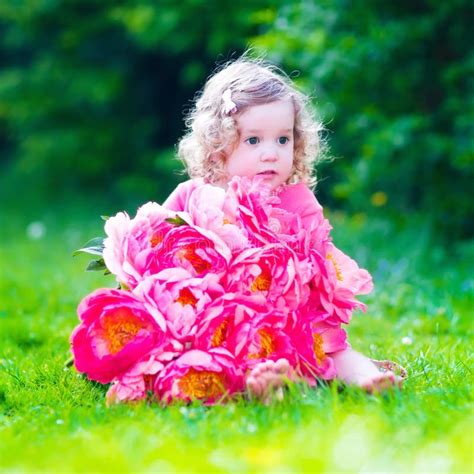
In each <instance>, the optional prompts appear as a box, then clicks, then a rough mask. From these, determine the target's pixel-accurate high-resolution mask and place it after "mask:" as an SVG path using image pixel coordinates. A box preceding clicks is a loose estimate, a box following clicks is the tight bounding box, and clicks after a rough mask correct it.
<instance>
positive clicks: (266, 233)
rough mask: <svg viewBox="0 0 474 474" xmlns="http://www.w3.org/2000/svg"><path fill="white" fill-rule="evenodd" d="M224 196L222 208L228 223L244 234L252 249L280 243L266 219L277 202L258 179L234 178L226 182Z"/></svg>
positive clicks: (264, 184)
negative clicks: (224, 209)
mask: <svg viewBox="0 0 474 474" xmlns="http://www.w3.org/2000/svg"><path fill="white" fill-rule="evenodd" d="M226 194H227V199H226V201H225V208H226V210H227V215H228V216H230V222H231V223H235V224H236V225H237V226H239V227H240V228H241V229H243V230H244V231H245V233H246V235H247V237H248V239H249V242H250V244H251V245H253V246H260V245H262V244H267V243H271V242H278V241H279V239H278V236H277V234H276V233H275V232H274V231H273V230H272V228H271V224H272V223H271V221H269V219H268V214H269V212H270V211H271V205H272V204H274V203H276V202H278V199H277V198H276V197H275V196H274V195H273V194H272V192H271V187H270V186H269V185H267V184H266V183H265V182H264V181H263V179H262V178H261V177H259V176H256V177H254V178H253V179H250V178H247V177H239V176H236V177H234V178H233V179H232V180H231V181H230V182H229V184H228V187H227V191H226ZM276 230H278V229H276Z"/></svg>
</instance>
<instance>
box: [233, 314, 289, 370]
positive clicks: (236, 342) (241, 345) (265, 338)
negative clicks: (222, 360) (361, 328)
mask: <svg viewBox="0 0 474 474" xmlns="http://www.w3.org/2000/svg"><path fill="white" fill-rule="evenodd" d="M286 326H287V316H286V314H285V313H282V312H278V311H274V310H273V309H271V310H270V311H268V310H267V311H266V312H262V313H258V314H255V315H253V317H251V318H249V317H246V318H245V319H243V320H241V321H239V322H238V323H236V324H235V328H233V330H232V331H230V332H229V334H228V338H227V348H228V349H229V351H230V352H231V353H232V354H234V355H235V358H236V360H238V361H239V364H240V365H241V366H242V367H244V368H245V369H249V368H252V367H254V366H255V365H257V364H258V363H259V362H262V361H264V360H269V359H270V360H275V361H276V360H278V359H281V358H283V359H287V360H288V361H289V362H290V365H292V366H293V367H294V366H295V365H296V358H295V356H296V353H295V348H294V346H293V344H292V341H291V338H290V337H289V335H288V334H287V333H286V331H285V328H286Z"/></svg>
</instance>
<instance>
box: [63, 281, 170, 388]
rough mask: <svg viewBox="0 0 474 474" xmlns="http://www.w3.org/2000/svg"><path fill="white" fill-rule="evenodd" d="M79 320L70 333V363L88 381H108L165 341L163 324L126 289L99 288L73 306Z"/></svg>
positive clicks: (156, 315)
mask: <svg viewBox="0 0 474 474" xmlns="http://www.w3.org/2000/svg"><path fill="white" fill-rule="evenodd" d="M77 312H78V315H79V319H80V320H81V323H80V324H79V326H77V327H76V329H75V330H74V331H73V333H72V335H71V344H72V352H73V355H74V363H75V365H76V368H77V370H78V371H79V372H84V373H86V374H87V376H88V377H89V378H90V379H92V380H97V381H98V382H101V383H109V382H111V381H112V380H113V379H114V378H115V377H119V376H120V375H122V374H124V373H125V372H126V371H127V370H128V369H129V368H130V367H131V366H133V365H134V364H135V363H136V362H137V361H138V360H139V359H140V358H141V357H143V356H144V355H145V354H146V353H148V352H149V351H150V350H152V349H153V348H155V347H157V346H159V345H160V344H162V343H163V342H164V341H165V331H166V323H165V320H164V318H163V316H162V315H161V314H160V313H159V311H158V310H157V309H154V311H153V313H150V312H149V311H148V310H147V309H146V308H145V306H144V304H143V302H142V301H141V300H139V299H138V298H137V297H136V296H134V295H133V294H131V293H130V292H128V291H122V290H112V289H108V288H106V289H100V290H97V291H95V292H93V293H92V294H90V295H89V296H86V297H85V298H84V299H83V300H82V301H81V303H80V304H79V307H78V309H77Z"/></svg>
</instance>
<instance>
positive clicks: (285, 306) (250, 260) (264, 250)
mask: <svg viewBox="0 0 474 474" xmlns="http://www.w3.org/2000/svg"><path fill="white" fill-rule="evenodd" d="M310 277H311V266H310V264H309V262H307V261H306V262H305V261H300V260H298V258H297V256H296V254H295V253H294V252H293V251H292V250H291V249H290V248H288V247H286V246H284V245H282V244H268V245H265V246H263V247H261V248H254V249H249V250H246V251H243V252H241V253H240V254H239V255H237V256H236V257H235V258H234V260H233V261H232V263H231V265H230V267H229V271H228V275H227V280H226V286H227V288H228V290H229V291H232V292H234V293H238V294H242V295H251V294H255V293H257V294H262V295H263V296H265V297H266V298H267V301H268V303H269V304H271V305H272V307H274V308H275V309H277V310H280V311H291V310H294V309H296V308H298V307H299V306H302V305H304V304H305V302H306V301H307V299H308V296H309V285H308V284H307V283H308V282H309V280H310Z"/></svg>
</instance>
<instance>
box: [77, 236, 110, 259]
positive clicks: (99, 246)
mask: <svg viewBox="0 0 474 474" xmlns="http://www.w3.org/2000/svg"><path fill="white" fill-rule="evenodd" d="M104 240H105V239H104V237H95V238H93V239H91V240H89V242H87V243H86V244H85V245H84V247H82V248H80V249H78V250H76V251H74V253H73V254H72V256H73V257H75V256H76V255H79V254H80V253H88V254H91V255H99V256H101V257H102V252H103V250H104Z"/></svg>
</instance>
